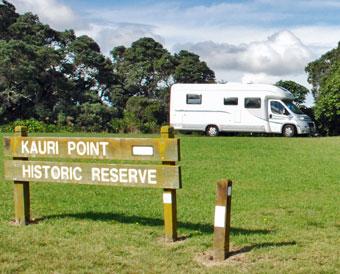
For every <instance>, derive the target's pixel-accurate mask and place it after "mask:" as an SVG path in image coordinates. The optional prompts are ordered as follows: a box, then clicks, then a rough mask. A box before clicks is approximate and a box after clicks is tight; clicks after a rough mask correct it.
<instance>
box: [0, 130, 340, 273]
mask: <svg viewBox="0 0 340 274" xmlns="http://www.w3.org/2000/svg"><path fill="white" fill-rule="evenodd" d="M63 135H65V134H63ZM2 136H3V135H0V137H1V139H2ZM82 136H92V135H90V134H88V135H84V134H82ZM96 136H108V135H96ZM0 146H1V147H0V151H1V155H2V143H1V145H0ZM181 154H182V161H181V166H182V175H183V177H182V178H183V189H181V190H179V191H178V196H177V199H178V221H179V230H178V231H179V235H180V236H183V238H184V240H182V241H179V242H177V243H173V244H168V243H165V242H164V241H163V217H162V191H161V190H153V189H131V188H121V187H107V186H88V185H66V184H47V183H46V184H41V183H40V184H37V183H31V215H32V217H33V218H35V219H37V220H38V222H37V223H36V224H33V225H29V226H26V227H17V226H14V225H12V224H11V220H12V219H13V216H14V213H13V186H12V183H11V182H1V184H0V201H1V206H0V237H1V238H0V239H1V240H0V272H2V273H25V272H26V273H72V272H73V273H244V272H247V273H336V272H340V260H339V258H340V251H339V250H340V249H339V246H340V214H339V210H340V208H339V207H340V195H339V194H340V138H339V137H334V138H291V139H287V138H280V137H218V138H207V137H197V136H181ZM2 160H3V159H2V157H1V160H0V176H1V178H2V173H3V164H2ZM221 178H230V179H232V180H233V182H234V185H233V197H232V220H231V225H232V232H231V249H232V251H233V253H232V254H233V256H231V257H230V258H229V259H228V260H227V261H226V262H224V263H222V264H217V265H214V264H213V263H212V262H211V261H209V260H208V257H209V256H208V255H209V254H210V252H211V249H212V239H213V226H212V224H213V212H214V200H215V187H216V181H217V180H219V179H221ZM2 181H3V180H2Z"/></svg>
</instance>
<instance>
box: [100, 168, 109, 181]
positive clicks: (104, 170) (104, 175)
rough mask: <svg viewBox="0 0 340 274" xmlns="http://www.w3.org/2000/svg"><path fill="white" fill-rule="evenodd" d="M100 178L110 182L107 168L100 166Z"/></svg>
mask: <svg viewBox="0 0 340 274" xmlns="http://www.w3.org/2000/svg"><path fill="white" fill-rule="evenodd" d="M101 175H102V176H101V180H102V181H103V182H110V170H109V168H101Z"/></svg>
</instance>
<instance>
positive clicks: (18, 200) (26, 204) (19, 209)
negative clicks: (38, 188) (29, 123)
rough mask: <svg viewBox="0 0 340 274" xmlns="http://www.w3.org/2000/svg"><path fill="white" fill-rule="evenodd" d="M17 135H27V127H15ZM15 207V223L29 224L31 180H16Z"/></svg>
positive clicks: (23, 158)
mask: <svg viewBox="0 0 340 274" xmlns="http://www.w3.org/2000/svg"><path fill="white" fill-rule="evenodd" d="M14 134H15V136H18V137H26V136H27V128H26V127H22V126H17V127H15V129H14ZM13 160H23V161H27V160H28V158H27V157H13ZM14 208H15V223H16V224H19V225H28V224H29V222H30V186H29V182H23V181H14Z"/></svg>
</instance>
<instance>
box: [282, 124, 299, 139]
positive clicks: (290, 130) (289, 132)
mask: <svg viewBox="0 0 340 274" xmlns="http://www.w3.org/2000/svg"><path fill="white" fill-rule="evenodd" d="M295 134H296V129H295V126H293V125H285V126H284V127H283V129H282V135H283V136H285V137H293V136H294V135H295Z"/></svg>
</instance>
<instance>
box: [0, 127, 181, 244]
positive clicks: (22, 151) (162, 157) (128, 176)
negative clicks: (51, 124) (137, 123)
mask: <svg viewBox="0 0 340 274" xmlns="http://www.w3.org/2000/svg"><path fill="white" fill-rule="evenodd" d="M3 142H4V156H5V157H11V158H12V160H5V161H4V175H5V179H6V180H13V181H14V201H15V220H16V223H18V224H20V225H27V224H29V222H30V189H29V182H55V183H76V184H94V185H112V186H128V187H147V188H162V189H163V205H164V228H165V229H164V230H165V238H166V239H167V240H169V241H175V240H176V239H177V208H176V205H177V202H176V189H178V188H181V173H180V167H178V166H176V161H179V160H180V157H179V140H178V139H176V138H174V133H173V128H171V127H168V126H164V127H162V128H161V137H160V138H154V139H152V138H78V137H76V138H75V137H70V138H68V137H67V138H65V137H28V136H27V128H26V127H16V128H15V135H14V136H11V137H4V139H3ZM32 158H33V159H34V158H36V159H39V158H41V159H45V158H46V160H45V161H41V160H39V161H32ZM63 158H71V159H73V160H72V162H70V161H65V162H60V160H59V159H63ZM29 159H30V161H29ZM56 159H58V161H57V162H56V161H53V160H56ZM77 159H78V160H79V159H93V160H124V161H136V160H137V161H144V164H138V165H137V164H118V163H117V164H114V163H109V164H106V163H99V162H98V161H97V162H96V163H84V162H74V160H77ZM48 160H49V161H48ZM145 161H147V163H145ZM154 161H158V162H161V164H157V165H156V164H155V163H152V162H154ZM150 162H151V163H152V164H150Z"/></svg>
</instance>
